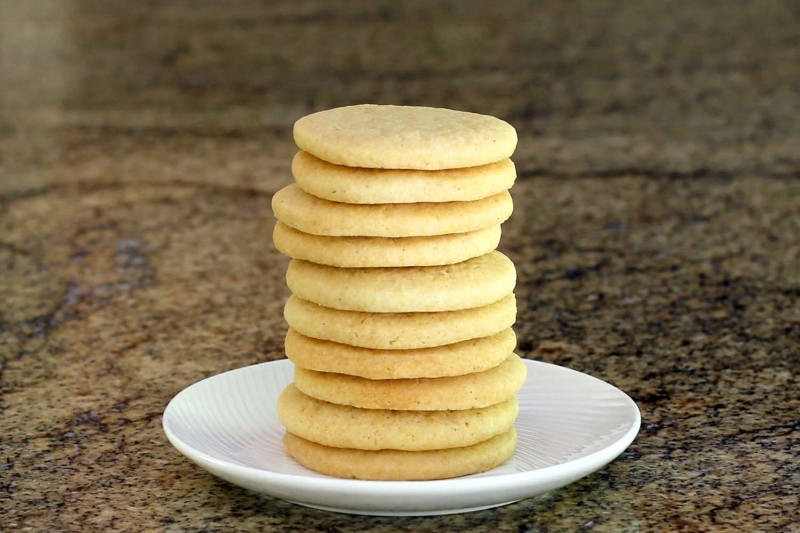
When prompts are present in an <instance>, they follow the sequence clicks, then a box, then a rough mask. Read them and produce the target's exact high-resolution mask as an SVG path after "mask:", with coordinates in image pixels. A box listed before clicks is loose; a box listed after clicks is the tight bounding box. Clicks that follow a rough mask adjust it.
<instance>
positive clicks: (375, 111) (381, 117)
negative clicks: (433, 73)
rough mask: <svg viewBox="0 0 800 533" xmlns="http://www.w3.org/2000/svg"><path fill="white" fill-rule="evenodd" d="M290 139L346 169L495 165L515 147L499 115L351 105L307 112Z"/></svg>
mask: <svg viewBox="0 0 800 533" xmlns="http://www.w3.org/2000/svg"><path fill="white" fill-rule="evenodd" d="M294 140H295V142H296V143H297V146H299V147H300V148H301V149H303V150H305V151H306V152H309V153H310V154H312V155H315V156H316V157H318V158H320V159H322V160H324V161H328V162H329V163H335V164H338V165H346V166H350V167H364V168H391V169H417V170H443V169H448V168H464V167H473V166H478V165H485V164H488V163H494V162H496V161H500V160H502V159H506V158H508V157H510V156H511V154H512V153H513V152H514V148H516V146H517V132H516V131H515V130H514V128H513V126H511V125H510V124H508V123H507V122H504V121H502V120H500V119H498V118H494V117H490V116H486V115H479V114H476V113H467V112H464V111H453V110H451V109H440V108H433V107H408V106H385V105H356V106H350V107H340V108H336V109H329V110H327V111H320V112H319V113H314V114H311V115H307V116H305V117H303V118H301V119H300V120H298V121H297V122H296V123H295V125H294Z"/></svg>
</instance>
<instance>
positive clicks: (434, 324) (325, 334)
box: [283, 294, 517, 350]
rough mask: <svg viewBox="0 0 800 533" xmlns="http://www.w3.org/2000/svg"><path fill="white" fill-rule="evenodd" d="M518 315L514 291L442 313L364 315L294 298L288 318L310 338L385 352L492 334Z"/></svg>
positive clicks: (299, 330)
mask: <svg viewBox="0 0 800 533" xmlns="http://www.w3.org/2000/svg"><path fill="white" fill-rule="evenodd" d="M516 315H517V304H516V299H515V298H514V295H513V294H510V295H508V296H506V297H505V298H503V299H502V300H499V301H497V302H495V303H492V304H489V305H484V306H483V307H474V308H472V309H462V310H459V311H441V312H438V313H363V312H360V311H342V310H340V309H332V308H330V307H323V306H320V305H317V304H315V303H312V302H309V301H308V300H303V299H302V298H299V297H297V296H294V295H293V296H291V297H290V298H289V300H288V301H287V302H286V307H284V311H283V316H284V318H285V319H286V322H288V323H289V326H291V327H292V328H294V329H295V330H296V331H298V332H300V333H302V334H303V335H305V336H307V337H312V338H314V339H321V340H326V341H333V342H340V343H343V344H349V345H350V346H360V347H362V348H375V349H379V350H409V349H414V348H430V347H432V346H443V345H445V344H453V343H456V342H461V341H466V340H470V339H477V338H479V337H488V336H489V335H494V334H495V333H499V332H501V331H503V330H504V329H507V328H510V327H511V326H512V325H513V324H514V321H515V320H516Z"/></svg>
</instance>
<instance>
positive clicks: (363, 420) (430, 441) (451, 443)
mask: <svg viewBox="0 0 800 533" xmlns="http://www.w3.org/2000/svg"><path fill="white" fill-rule="evenodd" d="M518 413H519V403H518V402H517V399H516V398H510V399H508V400H506V401H504V402H500V403H498V404H495V405H491V406H488V407H483V408H480V409H465V410H460V411H397V410H394V411H390V410H384V409H359V408H358V407H349V406H346V405H337V404H334V403H329V402H323V401H321V400H317V399H315V398H312V397H310V396H307V395H305V394H303V393H302V392H300V391H299V390H298V389H297V387H295V386H294V385H289V386H288V387H286V389H284V391H283V392H282V393H281V395H280V398H279V399H278V416H280V419H281V422H282V423H283V425H284V426H285V427H286V430H287V431H289V432H290V433H293V434H295V435H297V436H299V437H303V438H304V439H306V440H310V441H312V442H316V443H317V444H324V445H325V446H334V447H336V448H354V449H358V450H406V451H424V450H441V449H445V448H457V447H459V446H471V445H473V444H477V443H479V442H483V441H485V440H487V439H490V438H492V437H494V436H495V435H499V434H500V433H505V432H506V431H508V430H509V429H511V426H513V425H514V420H515V419H516V418H517V414H518Z"/></svg>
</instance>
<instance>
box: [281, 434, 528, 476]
mask: <svg viewBox="0 0 800 533" xmlns="http://www.w3.org/2000/svg"><path fill="white" fill-rule="evenodd" d="M283 446H284V449H285V450H286V453H288V454H289V455H291V456H292V457H294V458H295V460H297V462H298V463H300V464H301V465H303V466H305V467H306V468H310V469H311V470H315V471H317V472H320V473H322V474H326V475H329V476H336V477H341V478H346V479H364V480H374V481H379V480H381V481H422V480H432V479H446V478H452V477H459V476H466V475H467V474H477V473H478V472H485V471H486V470H490V469H492V468H495V467H497V466H500V465H501V464H503V463H505V462H506V461H508V460H509V459H511V457H512V456H513V455H514V449H515V448H516V446H517V433H516V431H515V430H514V429H513V428H512V429H511V430H509V431H507V432H505V433H502V434H500V435H497V436H496V437H492V438H491V439H489V440H486V441H483V442H481V443H478V444H473V445H472V446H463V447H461V448H451V449H447V450H431V451H424V452H407V451H400V450H379V451H370V450H353V449H350V448H334V447H331V446H323V445H322V444H317V443H315V442H311V441H308V440H306V439H303V438H302V437H298V436H296V435H292V434H291V433H286V435H285V436H284V438H283Z"/></svg>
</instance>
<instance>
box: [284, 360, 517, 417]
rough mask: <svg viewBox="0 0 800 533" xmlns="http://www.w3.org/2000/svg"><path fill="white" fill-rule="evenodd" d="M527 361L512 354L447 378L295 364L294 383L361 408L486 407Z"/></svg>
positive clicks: (513, 385)
mask: <svg viewBox="0 0 800 533" xmlns="http://www.w3.org/2000/svg"><path fill="white" fill-rule="evenodd" d="M527 373H528V371H527V367H526V366H525V363H523V362H522V359H520V358H519V356H517V355H515V354H511V355H510V356H509V357H508V358H506V360H505V361H503V362H502V363H500V364H499V365H497V366H496V367H494V368H490V369H489V370H485V371H483V372H476V373H474V374H464V375H463V376H452V377H446V378H418V379H381V380H375V379H364V378H360V377H356V376H347V375H345V374H333V373H330V372H315V371H314V370H306V369H305V368H299V367H295V369H294V384H295V386H296V387H297V388H298V389H299V390H300V391H302V392H303V393H304V394H307V395H308V396H311V397H312V398H316V399H318V400H322V401H325V402H331V403H336V404H339V405H351V406H353V407H361V408H363V409H399V410H401V411H442V410H459V409H476V408H479V407H487V406H489V405H494V404H496V403H500V402H502V401H505V400H507V399H509V398H511V397H512V396H513V395H514V394H516V392H517V391H518V390H519V389H520V387H522V384H523V383H525V377H526V376H527Z"/></svg>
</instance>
